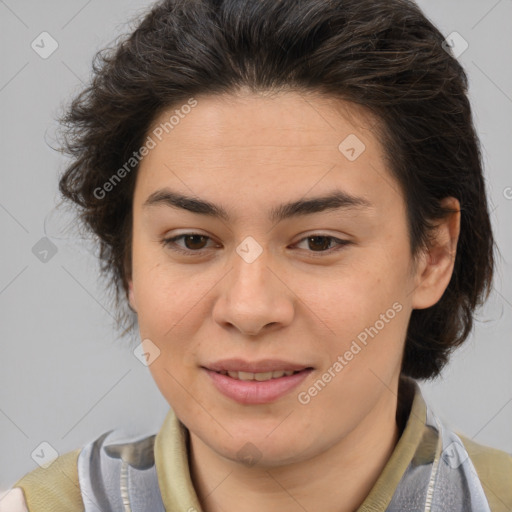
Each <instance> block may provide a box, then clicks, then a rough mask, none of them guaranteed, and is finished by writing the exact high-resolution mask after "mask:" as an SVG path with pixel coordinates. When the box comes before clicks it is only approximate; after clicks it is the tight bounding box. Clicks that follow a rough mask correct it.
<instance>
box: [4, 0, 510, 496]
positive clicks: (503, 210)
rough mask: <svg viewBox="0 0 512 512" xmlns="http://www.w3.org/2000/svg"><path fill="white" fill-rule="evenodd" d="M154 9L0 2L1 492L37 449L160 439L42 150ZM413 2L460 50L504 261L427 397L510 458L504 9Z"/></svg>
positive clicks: (500, 5)
mask: <svg viewBox="0 0 512 512" xmlns="http://www.w3.org/2000/svg"><path fill="white" fill-rule="evenodd" d="M149 4H150V2H149V1H147V0H146V1H145V0H110V1H108V2H106V1H102V2H100V1H99V0H89V1H86V0H73V1H69V0H68V1H64V0H48V1H45V2H36V1H35V0H31V1H29V0H6V1H1V0H0V37H1V45H2V50H3V51H2V65H1V70H0V116H1V126H2V136H1V138H0V144H1V155H2V161H1V171H0V172H1V187H0V226H1V230H2V251H1V266H0V315H1V318H0V335H1V339H2V352H1V357H0V432H1V436H0V443H1V451H0V461H1V462H0V490H4V489H7V488H9V487H10V486H11V485H12V484H13V483H14V482H15V481H16V480H17V479H18V478H20V477H21V476H22V475H23V474H25V473H26V472H28V471H30V470H32V469H34V468H36V467H37V465H36V462H35V461H34V460H33V459H32V458H31V453H32V452H33V451H34V450H35V449H36V448H37V447H38V446H39V445H40V443H41V442H43V441H46V442H48V443H50V445H51V446H52V447H54V448H55V450H57V452H58V453H60V454H62V453H65V452H67V451H70V450H73V449H76V448H78V447H80V446H82V445H83V444H85V443H86V442H88V441H90V440H92V439H93V438H95V437H96V436H98V435H100V434H101V433H102V432H105V431H106V430H110V429H111V428H115V427H117V426H121V425H133V428H134V430H136V431H153V432H156V431H157V430H158V428H159V426H160V425H161V423H162V421H163V419H164V417H165V414H166V412H167V409H168V405H167V403H166V402H165V400H164V399H163V397H162V396H161V395H160V392H159V391H158V389H157V387H156V385H155V384H154V383H153V380H152V378H151V376H150V374H149V371H148V370H147V368H146V367H145V366H144V365H142V364H141V363H140V362H139V360H138V359H136V358H135V357H134V355H133V353H132V348H133V346H134V343H135V342H136V341H135V340H136V338H135V337H134V336H133V337H132V338H133V342H132V343H131V344H130V343H129V342H128V341H126V340H125V341H120V340H116V335H117V333H116V332H115V329H114V325H113V319H112V312H111V311H109V306H108V297H107V296H106V295H105V294H104V293H103V287H102V283H100V282H98V279H97V269H98V267H97V263H96V260H95V259H94V251H93V250H92V249H91V248H90V247H89V246H88V245H87V243H85V242H84V241H80V240H79V239H78V238H77V237H76V236H67V238H66V237H65V236H63V235H62V229H61V228H62V226H66V223H67V222H66V217H65V216H64V215H62V213H59V212H58V211H57V212H55V210H54V208H55V205H56V204H57V202H58V193H57V177H58V174H59V173H60V172H61V171H62V170H63V168H64V166H65V163H66V162H65V159H64V158H63V157H62V156H61V155H59V154H58V153H57V152H55V151H54V150H52V149H51V147H50V146H54V147H55V138H54V136H55V129H56V122H55V118H56V116H57V115H58V114H59V113H60V108H61V106H62V105H65V104H66V103H67V102H68V101H69V100H70V99H71V98H72V97H73V95H75V94H76V93H77V92H78V91H79V90H80V88H81V87H82V82H86V81H87V79H88V77H89V73H90V64H91V59H92V56H93V54H94V53H95V51H96V50H98V49H100V48H102V47H104V46H105V45H107V44H108V43H110V42H111V41H112V40H113V39H114V37H115V36H116V35H118V34H120V33H122V32H125V31H126V30H127V27H126V25H125V22H126V21H127V20H129V19H132V18H133V16H134V15H136V14H137V13H139V12H141V10H144V8H145V7H147V6H148V5H149ZM419 4H420V6H421V7H422V8H423V9H424V11H425V13H426V14H427V16H429V17H430V18H431V19H432V20H433V21H434V23H435V24H437V26H438V27H439V28H440V29H441V31H442V32H443V34H445V35H446V36H447V35H448V34H450V33H451V32H453V31H456V32H458V33H460V34H461V35H462V37H463V38H464V39H465V40H466V41H467V42H468V43H469V47H468V49H467V50H466V51H465V52H464V53H463V54H462V55H461V56H460V57H459V59H460V61H461V62H462V63H463V65H464V66H465V68H466V70H467V72H468V74H469V78H470V93H471V98H472V101H473V106H474V112H475V120H476V124H477V129H478V132H479V135H480V137H481V140H482V144H483V148H484V160H485V166H486V173H487V180H488V189H489V197H490V202H491V209H492V221H493V224H494V228H495V232H496V237H497V241H498V244H499V247H500V251H501V256H502V257H501V260H500V261H499V262H498V272H497V279H496V281H495V284H494V290H493V293H492V296H491V298H490V300H489V301H488V304H487V305H486V307H485V308H484V309H483V310H482V311H481V312H480V313H479V315H478V321H477V323H476V327H475V330H474V332H473V334H472V336H471V338H470V339H469V340H468V341H467V343H466V345H465V346H464V347H463V348H461V349H460V350H459V351H458V352H456V353H455V355H454V357H453V359H452V362H451V364H450V365H449V366H448V368H447V369H446V370H445V371H444V373H443V376H442V378H440V379H438V380H437V381H436V382H435V383H429V384H422V388H423V390H424V393H425V395H426V398H427V400H429V401H430V402H431V403H432V405H433V406H434V409H435V410H436V411H437V413H438V414H439V415H440V416H441V417H442V418H443V419H444V420H445V421H446V422H448V424H450V425H452V426H454V427H456V428H457V429H458V431H460V432H462V433H465V434H466V435H468V436H469V437H472V438H474V440H475V441H477V442H480V443H484V444H488V445H491V446H494V447H496V448H500V449H503V450H506V451H508V452H511V453H512V428H511V425H512V371H511V362H512V343H510V333H511V331H512V284H511V283H512V279H511V276H512V267H511V264H510V255H511V253H512V230H511V229H510V225H511V222H510V218H511V215H512V188H509V187H512V173H511V172H510V165H511V164H510V162H511V161H512V140H511V135H512V133H511V132H512V130H511V127H512V122H511V119H512V65H511V64H512V62H511V59H510V53H511V50H512V31H511V29H510V20H512V1H511V0H499V1H496V0H472V1H468V0H460V1H455V0H450V1H446V0H423V1H420V2H419ZM43 31H47V32H48V33H50V34H51V36H52V37H53V38H54V39H55V40H56V41H57V42H58V45H59V46H58V49H57V50H56V51H55V52H54V53H53V54H52V55H51V56H50V57H48V58H47V59H43V58H41V57H40V56H39V55H38V54H37V53H36V52H35V51H34V50H33V49H32V48H31V43H32V41H33V40H34V39H36V37H37V36H39V34H40V33H41V32H43ZM46 48H48V46H46ZM45 234H46V235H47V236H48V237H50V239H51V240H52V242H53V243H54V244H55V246H56V248H57V253H56V254H55V255H54V256H53V257H51V258H49V260H48V261H47V262H46V263H44V262H42V261H40V260H39V259H38V258H37V257H36V256H35V254H34V253H33V252H32V248H33V246H34V245H35V244H36V243H37V242H38V241H39V240H40V239H41V238H42V237H43V236H45ZM50 254H51V253H50Z"/></svg>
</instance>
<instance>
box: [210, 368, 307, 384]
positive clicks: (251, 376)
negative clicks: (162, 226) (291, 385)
mask: <svg viewBox="0 0 512 512" xmlns="http://www.w3.org/2000/svg"><path fill="white" fill-rule="evenodd" d="M300 371H302V370H297V371H285V370H277V371H274V372H259V373H252V372H228V371H226V370H223V371H220V372H216V373H219V374H220V375H228V376H229V377H231V378H232V379H236V380H244V381H250V380H255V381H258V382H265V381H267V380H272V379H280V378H281V377H289V376H290V375H294V374H296V373H299V372H300Z"/></svg>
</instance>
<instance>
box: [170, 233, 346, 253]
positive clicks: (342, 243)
mask: <svg viewBox="0 0 512 512" xmlns="http://www.w3.org/2000/svg"><path fill="white" fill-rule="evenodd" d="M187 236H202V237H204V238H207V239H208V240H211V237H209V236H206V235H203V234H201V233H183V234H181V235H178V236H175V237H172V238H165V239H163V240H162V245H163V246H164V247H167V248H169V249H171V250H172V251H175V252H179V253H181V254H186V255H187V256H201V255H202V254H203V253H204V252H205V251H207V249H199V250H197V251H194V250H192V249H182V248H180V247H179V246H177V245H176V243H175V242H176V241H177V240H179V239H181V238H185V237H187ZM308 238H327V239H330V240H334V241H335V242H336V243H337V244H338V247H335V248H331V249H328V250H326V251H308V252H310V253H311V255H312V256H313V257H320V258H322V257H324V256H323V255H330V254H333V253H334V252H337V251H340V250H341V249H343V248H344V247H345V246H347V245H350V244H351V243H352V242H350V241H348V240H341V239H339V238H336V237H334V236H330V235H321V234H313V235H308V236H306V237H304V238H302V239H301V240H299V241H298V242H297V244H300V243H301V242H303V241H304V240H307V239H308ZM297 244H296V245H297Z"/></svg>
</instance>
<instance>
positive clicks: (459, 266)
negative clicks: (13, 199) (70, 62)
mask: <svg viewBox="0 0 512 512" xmlns="http://www.w3.org/2000/svg"><path fill="white" fill-rule="evenodd" d="M449 46H450V45H447V44H446V43H445V41H444V38H443V36H442V35H441V33H440V32H439V31H438V30H437V29H436V28H435V27H434V26H433V25H432V24H431V23H430V22H429V21H428V20H427V19H426V18H425V16H424V15H423V14H422V13H421V11H420V10H419V9H418V7H417V6H415V5H414V4H413V3H412V2H410V1H407V0H391V1H389V0H387V1H384V0H372V1H364V0H363V1H361V0H331V1H329V2H326V1H324V0H302V1H301V2H296V1H295V0H280V1H275V0H272V1H270V0H258V1H255V0H226V1H220V0H194V1H190V0H186V1H185V0H167V1H163V2H160V3H158V4H156V5H155V6H154V8H153V9H152V11H151V12H150V13H149V14H148V15H147V16H146V17H145V18H144V19H143V21H142V22H141V23H140V25H139V26H138V27H137V29H136V30H135V31H134V32H133V33H132V34H131V35H130V36H129V37H128V38H127V39H126V40H125V41H124V42H122V43H120V44H119V45H118V46H117V48H115V49H114V50H113V51H112V52H110V53H107V54H103V57H101V58H100V60H99V62H98V63H97V65H96V67H95V77H94V79H93V81H92V83H91V85H90V86H89V87H88V88H87V89H86V90H85V91H84V92H83V93H82V94H81V95H80V96H79V97H78V98H77V99H76V100H75V101H74V102H73V104H72V105H71V108H70V110H69V113H68V115H67V117H66V119H65V120H64V122H65V124H66V125H67V127H68V128H69V132H68V133H69V137H68V140H67V143H68V144H67V149H68V151H69V152H70V154H71V155H72V157H73V161H72V163H71V165H70V167H69V168H68V169H67V171H66V173H65V174H64V176H63V177H62V178H61V181H60V189H61V191H62V193H63V194H64V196H65V197H66V198H68V199H70V200H71V201H73V202H74V203H75V204H76V206H77V208H78V211H79V212H80V215H81V219H82V220H83V221H84V222H85V225H86V226H87V227H88V228H89V229H90V230H91V231H92V232H93V233H95V234H96V236H98V238H99V243H100V246H101V258H102V263H103V268H104V269H105V272H106V274H107V275H108V276H110V277H111V279H112V285H113V286H114V287H115V289H116V290H117V291H118V297H119V302H120V307H122V304H123V301H126V303H127V304H128V305H129V308H130V312H131V314H132V315H133V318H134V321H136V323H137V325H138V328H139V330H140V336H141V340H142V343H141V352H140V355H141V358H142V359H143V360H144V361H145V364H147V365H148V367H149V369H150V371H151V373H152V375H153V377H154V379H155V382H156V384H157V385H158V387H159V389H160V390H161V392H162V394H163V395H164V397H165V398H166V400H167V401H168V403H169V405H170V407H171V409H170V411H169V414H168V416H167V418H166V420H165V422H164V424H163V425H162V428H161V430H160V431H159V432H158V434H156V435H148V436H141V437H140V436H139V437H137V438H134V437H130V436H129V435H127V434H126V433H124V432H121V431H117V430H116V431H110V432H106V433H105V434H104V435H102V436H101V437H100V438H98V439H95V440H93V441H91V443H89V444H88V445H87V446H85V447H83V448H81V449H77V450H76V451H75V452H70V453H68V454H65V455H63V456H61V457H59V458H58V459H57V460H56V461H55V462H53V463H52V464H51V465H50V466H49V467H48V468H46V469H42V468H41V469H38V470H36V471H33V472H31V473H29V474H28V475H25V477H23V478H22V479H21V480H20V481H19V482H17V483H16V484H15V485H14V489H15V490H16V489H17V490H16V491H15V492H13V493H11V496H10V497H9V499H12V500H18V505H17V506H19V507H23V506H28V510H30V511H37V510H60V509H62V510H74V509H77V510H82V509H85V510H86V511H87V512H89V511H93V510H94V511H95V510H132V511H137V510H151V511H159V510H162V511H163V510H168V511H178V510H188V511H200V510H203V511H205V512H217V511H225V512H226V511H231V510H235V509H236V510H243V511H247V512H250V511H253V510H268V511H274V510H275V511H277V510H287V511H292V510H322V511H337V512H340V511H360V512H363V511H365V512H366V511H405V510H407V511H409V510H422V511H423V510H425V511H432V512H440V511H446V510H450V511H464V512H467V511H471V512H484V511H492V512H495V511H498V510H508V509H510V507H512V457H511V456H510V455H508V454H506V453H504V452H501V451H499V450H494V449H491V448H487V447H483V446H480V445H477V444H476V443H474V442H472V441H471V440H469V439H467V438H465V437H463V436H459V435H457V434H456V433H455V432H452V431H450V430H449V429H448V428H447V427H446V426H444V425H443V424H442V423H441V422H440V421H439V419H438V418H437V417H436V415H435V413H434V412H433V411H432V410H431V408H430V407H428V406H427V405H426V404H425V402H424V400H423V398H422V396H421V392H420V390H419V387H418V385H417V383H416V380H417V379H430V378H433V377H435V376H437V375H438V374H439V372H440V371H441V369H442V368H443V366H444V365H445V364H446V362H447V361H448V356H449V354H450V353H451V351H452V350H453V349H454V348H455V347H457V346H459V345H460V344H462V343H463V342H464V341H465V339H466V338H467V336H468V334H469V332H470V330H471V328H472V315H473V312H474V310H475V308H476V307H477V306H478V305H479V304H481V303H482V301H483V300H484V299H485V297H486V295H487V293H488V291H489V289H490V284H491V280H492V274H493V245H494V242H493V236H492V231H491V226H490V221H489V212H488V206H487V199H486V195H485V186H484V180H483V175H482V165H481V158H480V151H479V142H478V138H477V136H476V133H475V130H474V127H473V122H472V114H471V107H470V104H469V101H468V97H467V79H466V75H465V72H464V70H463V69H462V68H461V66H460V64H459V63H458V62H457V60H456V59H455V58H454V57H453V55H451V54H450V49H449ZM128 318H129V315H128ZM129 326H130V325H129V324H128V325H127V327H129ZM4 501H5V500H4ZM5 503H7V502H6V501H5ZM13 510H14V508H13Z"/></svg>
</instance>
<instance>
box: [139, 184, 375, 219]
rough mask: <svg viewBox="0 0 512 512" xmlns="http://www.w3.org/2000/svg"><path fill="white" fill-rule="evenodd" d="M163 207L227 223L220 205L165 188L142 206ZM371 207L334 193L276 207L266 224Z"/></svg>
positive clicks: (356, 198)
mask: <svg viewBox="0 0 512 512" xmlns="http://www.w3.org/2000/svg"><path fill="white" fill-rule="evenodd" d="M158 205H165V206H169V207H171V208H179V209H182V210H186V211H189V212H192V213H197V214H199V215H205V216H208V217H213V218H218V219H222V220H225V221H229V220H230V217H229V214H228V212H227V211H226V210H225V209H224V208H223V207H222V206H219V205H216V204H213V203H211V202H209V201H206V200H204V199H200V198H197V197H191V196H185V195H183V194H180V193H178V192H174V191H172V190H170V189H168V188H165V189H161V190H157V191H156V192H153V193H152V194H151V195H150V196H149V197H148V198H147V199H146V201H145V202H144V204H143V207H144V208H148V207H151V206H158ZM371 207H372V204H371V203H370V202H369V201H367V200H366V199H364V198H363V197H357V196H353V195H350V194H348V193H346V192H343V191H341V190H334V191H332V192H330V193H329V194H327V195H324V196H318V197H313V198H310V199H299V200H298V201H290V202H288V203H283V204H281V205H278V206H275V207H273V208H272V209H271V210H270V213H269V220H270V221H271V222H280V221H282V220H285V219H290V218H292V217H299V216H302V215H312V214H315V213H319V212H324V211H332V210H340V209H345V210H346V209H354V208H363V209H367V208H371Z"/></svg>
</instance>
